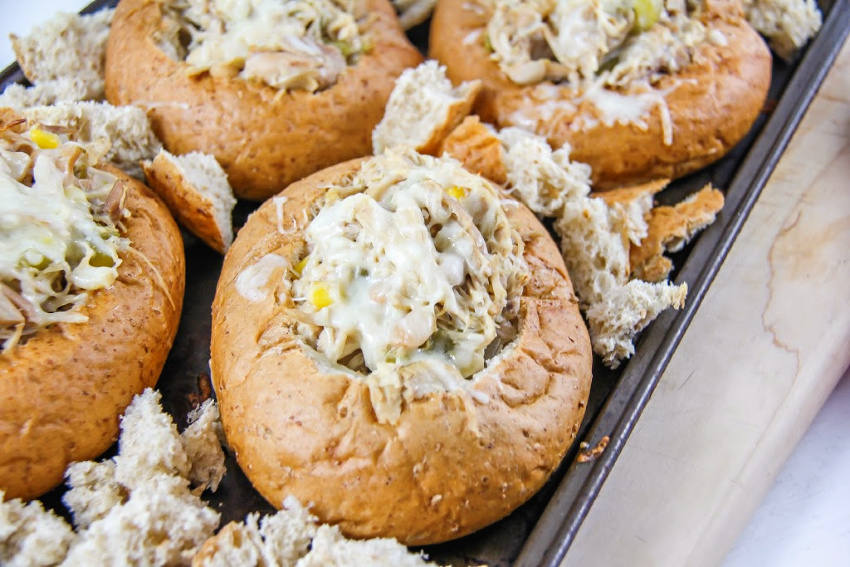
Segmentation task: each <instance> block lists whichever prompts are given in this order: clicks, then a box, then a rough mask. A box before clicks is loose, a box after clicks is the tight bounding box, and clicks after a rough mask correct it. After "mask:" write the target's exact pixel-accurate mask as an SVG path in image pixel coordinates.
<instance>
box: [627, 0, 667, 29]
mask: <svg viewBox="0 0 850 567" xmlns="http://www.w3.org/2000/svg"><path fill="white" fill-rule="evenodd" d="M634 11H635V27H636V28H637V29H638V31H642V32H643V31H646V30H648V29H649V28H651V27H652V26H654V25H655V22H657V21H658V17H659V16H660V15H661V1H660V0H634Z"/></svg>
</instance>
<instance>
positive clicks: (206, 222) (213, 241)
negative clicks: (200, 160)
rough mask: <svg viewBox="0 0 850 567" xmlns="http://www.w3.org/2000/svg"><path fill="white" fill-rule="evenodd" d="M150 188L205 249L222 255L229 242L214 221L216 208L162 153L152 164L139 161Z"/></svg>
mask: <svg viewBox="0 0 850 567" xmlns="http://www.w3.org/2000/svg"><path fill="white" fill-rule="evenodd" d="M142 171H144V173H145V179H146V180H147V182H148V184H149V185H150V188H151V189H153V190H154V192H156V194H157V195H158V196H159V198H160V199H162V200H163V201H164V202H165V204H166V205H167V206H168V209H169V210H170V211H171V212H172V214H173V215H174V217H175V218H176V219H177V220H178V221H180V224H182V225H183V226H184V227H186V229H187V230H188V231H189V232H191V233H192V234H194V235H195V236H197V237H198V238H200V239H201V240H202V241H203V242H204V243H205V244H206V245H207V246H209V247H210V248H212V249H213V250H215V251H216V252H219V253H221V254H224V252H225V251H226V250H227V247H228V245H229V242H227V241H226V240H227V238H226V237H225V235H224V234H223V232H222V231H223V230H225V228H227V229H229V230H230V231H231V234H232V228H230V227H221V226H219V224H218V221H217V219H216V211H215V205H214V204H213V202H212V201H211V200H210V199H208V198H207V197H206V196H204V195H203V194H201V193H200V192H198V190H197V189H196V188H195V187H193V186H192V184H191V183H190V181H189V180H188V179H186V176H185V175H184V174H183V173H182V172H181V170H180V167H179V166H178V165H177V164H176V163H175V162H174V161H172V160H170V159H169V158H168V157H166V155H165V154H163V153H159V154H157V155H156V157H154V158H153V160H152V161H149V162H148V161H143V162H142Z"/></svg>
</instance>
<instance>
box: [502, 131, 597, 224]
mask: <svg viewBox="0 0 850 567" xmlns="http://www.w3.org/2000/svg"><path fill="white" fill-rule="evenodd" d="M499 139H500V140H501V142H502V145H503V147H504V150H505V151H504V153H503V156H504V158H503V159H504V163H505V169H506V170H507V187H508V190H509V191H510V192H511V193H512V194H513V195H514V196H515V197H517V198H518V199H519V200H521V201H522V202H523V203H525V204H526V206H528V208H530V209H531V210H532V211H534V212H535V213H536V214H538V215H542V216H546V217H553V216H557V215H558V213H559V211H560V210H561V209H562V208H563V206H564V204H565V203H566V202H569V201H573V200H577V199H582V198H583V197H585V196H587V194H588V193H590V166H589V165H587V164H584V163H580V162H572V161H570V147H569V145H564V146H563V147H561V148H559V149H557V150H555V151H552V147H551V146H550V145H549V144H548V143H547V142H546V140H545V139H544V138H542V137H541V136H537V135H535V134H532V133H531V132H528V131H526V130H522V129H520V128H505V129H504V130H501V131H500V132H499Z"/></svg>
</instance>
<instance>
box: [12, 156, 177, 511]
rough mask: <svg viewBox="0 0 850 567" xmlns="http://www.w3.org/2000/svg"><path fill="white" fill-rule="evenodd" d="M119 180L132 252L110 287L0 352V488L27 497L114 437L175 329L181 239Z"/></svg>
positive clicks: (137, 191) (143, 190) (131, 184)
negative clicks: (78, 316)
mask: <svg viewBox="0 0 850 567" xmlns="http://www.w3.org/2000/svg"><path fill="white" fill-rule="evenodd" d="M98 167H99V168H101V169H104V170H107V171H110V172H111V173H113V174H115V175H118V176H119V177H120V178H122V179H124V181H125V183H126V187H127V193H126V201H125V204H126V207H127V209H129V211H130V213H131V216H130V217H129V218H126V219H124V221H123V222H124V225H125V226H126V228H127V230H126V232H125V233H123V234H124V235H125V236H127V237H128V238H129V239H130V241H131V245H130V246H131V250H129V251H123V252H121V253H120V257H121V259H122V263H121V265H120V266H119V268H118V278H117V279H116V280H115V282H114V283H113V285H112V286H110V287H108V288H104V289H101V290H97V291H95V292H93V293H92V295H91V297H90V299H89V301H88V302H87V303H86V305H85V306H83V308H82V309H81V313H83V314H85V315H86V316H88V322H86V323H74V324H64V323H58V324H54V325H51V326H50V327H46V328H44V329H42V330H40V331H38V332H37V333H36V334H34V335H32V336H31V337H29V338H28V339H27V340H26V342H24V343H22V344H19V345H17V346H16V347H14V348H13V349H11V350H10V351H9V352H6V353H4V354H0V489H2V490H5V492H6V496H5V497H6V498H7V499H12V498H24V499H30V498H35V497H37V496H39V495H41V494H43V493H44V492H46V491H48V490H50V489H51V488H53V487H54V486H57V485H58V484H60V483H61V482H62V479H63V475H64V474H65V469H66V467H67V466H68V464H70V463H72V462H75V461H85V460H89V459H93V458H95V457H97V456H98V455H100V454H101V453H103V452H104V451H105V450H106V449H108V448H109V446H110V445H112V443H114V442H115V440H116V439H117V438H118V424H119V416H120V415H121V414H122V413H123V412H124V409H125V408H126V407H127V406H128V405H129V404H130V402H131V400H132V399H133V396H135V395H136V394H138V393H141V392H142V391H143V390H144V389H145V388H147V387H153V386H154V385H155V384H156V382H157V379H158V378H159V375H160V372H161V371H162V367H163V365H164V364H165V359H166V356H167V355H168V351H169V349H170V348H171V344H172V342H173V340H174V336H175V334H176V332H177V324H178V322H179V319H180V310H181V307H182V303H183V289H184V285H185V259H184V256H183V241H182V238H181V236H180V232H179V230H178V228H177V225H176V224H175V222H174V220H173V219H172V218H171V215H170V214H169V212H168V209H166V208H165V205H163V204H162V202H161V201H160V200H159V199H158V198H157V197H156V195H154V194H153V192H152V191H151V190H150V189H148V188H147V187H145V186H144V185H142V184H141V183H139V182H137V181H135V180H133V179H131V178H130V177H127V176H126V175H124V174H123V173H121V172H120V171H118V170H117V169H115V168H113V167H110V166H103V165H99V166H98Z"/></svg>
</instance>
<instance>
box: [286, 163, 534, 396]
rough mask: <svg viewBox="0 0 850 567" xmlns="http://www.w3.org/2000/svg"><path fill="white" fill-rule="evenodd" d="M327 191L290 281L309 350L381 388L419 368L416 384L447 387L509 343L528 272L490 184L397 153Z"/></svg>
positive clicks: (458, 170) (454, 166)
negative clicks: (367, 376) (305, 250)
mask: <svg viewBox="0 0 850 567" xmlns="http://www.w3.org/2000/svg"><path fill="white" fill-rule="evenodd" d="M328 195H329V197H328V199H327V202H326V204H325V206H324V207H323V208H322V209H321V210H320V211H319V213H318V214H317V215H316V217H315V218H314V219H313V220H312V222H311V224H310V225H309V227H308V228H307V230H306V242H307V251H308V254H307V256H306V257H305V258H304V260H302V262H301V263H300V264H299V265H298V266H296V267H295V270H294V272H295V273H296V274H300V277H297V279H295V280H294V281H293V282H292V294H293V297H294V299H295V301H296V303H297V305H298V307H297V309H295V310H293V311H294V312H293V316H294V317H295V318H296V319H297V320H298V321H299V322H300V324H299V332H300V334H301V335H302V338H303V339H304V340H305V342H306V343H307V344H308V345H309V346H311V347H312V348H315V349H316V350H317V351H318V352H319V353H321V354H322V355H324V356H325V357H326V358H327V359H329V360H330V361H331V362H332V363H337V364H341V365H345V366H347V367H349V368H350V369H352V370H354V371H357V372H360V373H362V374H366V375H369V376H370V377H371V378H372V380H373V381H377V382H380V384H379V385H377V386H376V387H377V388H378V389H380V388H383V387H385V386H386V385H387V383H388V382H392V383H393V384H395V386H396V387H397V388H396V389H397V390H398V388H403V387H404V386H405V385H404V384H401V383H400V382H399V380H401V381H404V376H412V375H414V374H416V375H418V376H419V379H420V380H424V382H422V383H420V384H419V385H418V386H415V387H414V386H411V387H414V388H418V389H419V390H420V391H421V390H422V389H423V388H424V389H429V388H431V387H435V383H437V382H439V383H440V386H439V387H440V389H452V386H451V384H457V383H458V382H462V381H463V380H464V379H466V378H469V377H471V376H472V375H473V374H475V373H476V372H478V371H479V370H481V369H483V368H484V367H485V364H486V360H487V359H489V358H490V357H492V356H494V355H495V354H496V353H498V352H499V351H500V350H501V348H502V347H503V346H504V345H505V344H507V343H509V342H510V341H511V340H513V338H514V337H515V335H516V319H517V314H518V309H519V298H520V295H521V293H522V289H523V286H524V284H525V281H526V279H527V277H528V269H527V266H526V264H525V261H524V259H523V257H522V249H523V245H522V241H521V239H520V238H519V236H518V234H517V233H516V231H514V230H513V229H512V228H511V227H510V224H509V223H508V219H507V217H506V216H505V213H504V211H503V210H502V208H501V205H500V200H499V196H498V194H497V193H496V191H495V189H493V187H492V186H491V185H490V184H489V183H488V182H487V181H485V180H484V179H483V178H481V177H479V176H476V175H472V174H470V173H468V172H466V171H464V170H463V169H462V168H461V166H460V164H459V163H457V162H456V161H454V160H451V159H450V158H442V159H435V158H431V157H427V156H420V155H419V154H416V153H415V152H412V151H409V150H405V151H404V152H402V153H391V152H388V153H386V154H384V155H383V156H381V157H377V158H373V159H372V160H370V161H369V162H367V163H366V164H365V165H364V166H363V167H362V169H361V170H360V171H359V172H358V173H357V175H356V176H355V177H354V178H353V179H352V180H351V182H350V184H347V185H346V186H344V187H335V188H331V189H330V190H329V194H328ZM400 376H401V378H400ZM423 376H430V378H423ZM426 382H427V384H426ZM407 386H410V385H409V384H408V385H407ZM374 398H375V396H373V401H374ZM396 401H397V400H396Z"/></svg>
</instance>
